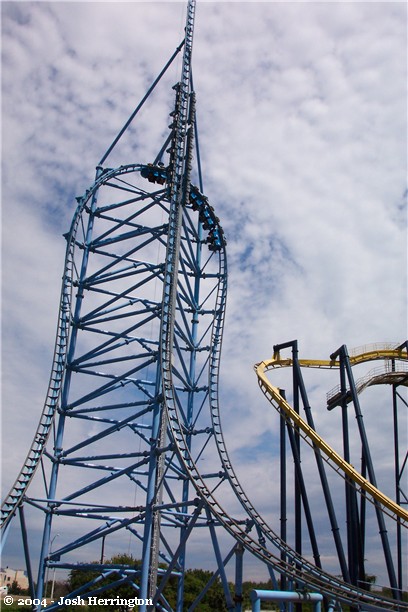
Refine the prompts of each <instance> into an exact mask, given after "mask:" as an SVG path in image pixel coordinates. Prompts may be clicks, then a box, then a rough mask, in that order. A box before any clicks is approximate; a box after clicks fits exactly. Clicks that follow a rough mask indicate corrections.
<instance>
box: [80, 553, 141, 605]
mask: <svg viewBox="0 0 408 612" xmlns="http://www.w3.org/2000/svg"><path fill="white" fill-rule="evenodd" d="M95 563H97V562H95ZM105 565H106V566H107V569H108V567H109V566H110V565H123V566H128V567H129V569H139V568H140V561H137V560H136V559H134V558H133V557H132V555H125V554H121V555H115V556H113V557H112V558H111V559H108V560H106V561H105ZM98 576H100V572H99V571H96V570H89V571H87V570H82V569H74V570H71V572H70V574H69V579H68V590H69V592H72V591H76V590H77V589H79V588H80V587H81V586H84V585H86V584H87V583H89V582H91V581H93V580H95V579H96V578H98ZM123 578H125V576H124V574H123V572H120V571H118V572H115V571H113V572H112V574H111V575H109V576H107V577H106V578H104V579H103V580H99V581H98V583H97V584H96V585H95V586H91V587H90V589H89V590H91V591H92V590H94V589H96V588H101V587H106V588H105V589H104V590H103V591H102V592H101V593H98V594H97V597H99V598H102V599H109V598H112V599H114V598H116V597H120V598H122V599H132V598H135V597H137V593H136V591H135V589H134V588H133V587H132V585H131V584H130V580H131V578H129V579H128V580H126V579H125V581H124V582H123V583H122V584H118V585H115V586H113V587H112V588H109V585H111V584H114V583H116V582H117V581H118V580H121V579H123ZM136 582H137V580H136ZM87 591H88V589H86V591H84V592H87ZM72 608H73V609H76V610H78V607H77V606H72ZM92 609H94V606H93V607H92ZM97 609H98V610H106V612H112V606H98V607H97ZM95 610H96V607H95ZM133 610H137V606H135V607H134V608H133Z"/></svg>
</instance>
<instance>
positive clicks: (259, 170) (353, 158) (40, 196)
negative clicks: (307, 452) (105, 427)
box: [1, 1, 407, 579]
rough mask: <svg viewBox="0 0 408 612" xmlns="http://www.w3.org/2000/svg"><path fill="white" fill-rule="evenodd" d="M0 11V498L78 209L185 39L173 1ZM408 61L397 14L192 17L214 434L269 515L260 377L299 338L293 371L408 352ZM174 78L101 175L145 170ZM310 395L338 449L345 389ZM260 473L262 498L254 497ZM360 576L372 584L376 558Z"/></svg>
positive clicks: (269, 425) (31, 405) (323, 387)
mask: <svg viewBox="0 0 408 612" xmlns="http://www.w3.org/2000/svg"><path fill="white" fill-rule="evenodd" d="M1 8H2V54H3V55H2V230H3V237H2V244H3V249H2V275H3V277H2V324H3V327H2V369H3V387H2V412H3V421H2V426H3V456H2V466H3V468H2V493H3V495H4V494H5V493H6V492H7V490H8V488H9V487H10V485H11V484H12V483H13V481H14V478H15V476H16V475H17V473H18V470H19V468H20V465H21V463H22V461H23V460H24V458H25V454H26V451H27V450H28V446H29V444H30V442H31V439H32V435H33V433H34V429H35V427H36V425H37V422H38V418H39V414H40V411H41V408H42V403H43V398H44V395H45V391H46V387H47V382H48V373H49V367H50V363H51V358H52V350H53V341H54V334H55V323H56V319H57V305H58V297H59V290H60V279H61V274H62V266H63V258H64V248H65V245H64V239H63V238H62V236H61V235H62V234H63V233H64V232H65V231H67V229H68V227H69V224H70V220H71V217H72V214H73V211H74V208H75V200H74V198H75V196H77V195H81V194H82V193H83V192H84V191H85V189H86V188H87V187H88V186H89V185H90V184H91V183H92V182H93V178H94V169H95V166H96V164H97V163H98V161H99V159H100V158H101V157H102V155H103V153H104V151H105V150H106V149H107V147H108V145H109V144H110V142H111V141H112V140H113V138H114V137H115V135H116V134H117V132H118V131H119V129H120V128H121V126H122V125H123V124H124V122H125V121H126V119H127V117H128V116H129V115H130V113H131V112H132V110H133V108H134V107H135V106H136V104H137V103H138V101H139V100H140V99H141V97H142V95H143V94H144V92H145V91H146V89H147V87H148V85H149V84H150V83H151V82H152V80H153V79H154V77H155V76H156V75H157V74H158V72H159V71H160V69H161V68H162V66H163V65H164V64H165V62H166V61H167V59H168V58H169V57H170V55H171V53H172V52H173V51H174V49H175V48H176V46H177V45H178V44H179V42H180V41H181V39H182V37H183V29H184V21H185V4H184V2H182V3H173V2H149V3H144V2H124V3H121V2H115V3H113V2H112V3H110V2H106V3H105V2H101V3H99V2H72V3H71V2H23V3H20V2H3V3H2V7H1ZM406 46H407V7H406V4H405V3H402V2H384V3H381V2H379V3H378V2H375V3H371V2H347V3H338V2H319V3H314V2H239V3H238V2H217V3H212V2H204V1H202V2H199V3H198V8H197V22H196V30H195V39H194V52H193V57H194V60H193V73H194V83H195V88H196V91H197V96H198V108H197V112H198V125H199V137H200V148H201V156H202V164H203V172H204V187H205V192H206V193H207V195H208V196H209V198H210V200H211V203H212V204H213V205H214V207H215V208H216V211H217V214H218V216H219V217H220V219H221V223H222V225H223V227H224V230H225V233H226V236H227V239H228V264H229V295H228V307H227V319H226V328H225V342H224V349H223V365H222V381H221V382H222V394H221V400H222V411H223V412H222V413H223V415H224V420H223V423H224V429H225V435H226V441H227V445H228V447H229V449H230V451H231V455H232V457H233V459H234V465H235V466H236V468H237V472H238V474H239V476H240V477H241V479H242V481H243V482H244V484H245V486H246V488H247V489H248V494H249V496H250V497H251V498H253V499H254V500H255V501H256V503H257V504H258V505H259V506H260V507H262V508H268V507H269V508H270V505H271V499H272V498H273V467H271V466H272V463H270V461H271V459H270V456H269V446H271V447H272V446H273V444H274V439H275V438H274V432H276V428H277V421H276V415H274V414H272V413H273V409H272V408H270V407H269V406H268V404H267V403H266V400H265V399H264V398H263V396H262V394H261V393H260V391H259V388H258V386H257V382H256V377H255V374H254V372H253V365H254V363H256V362H258V361H260V360H262V359H266V358H268V357H270V356H271V355H272V347H273V345H274V344H275V343H280V342H286V341H288V340H292V339H297V340H298V341H299V348H300V356H301V357H304V358H315V359H318V358H322V359H326V358H327V357H328V355H329V354H330V353H331V352H333V351H334V350H335V349H337V348H338V347H339V346H340V345H342V344H347V345H348V346H349V347H350V348H351V347H356V346H360V345H365V344H369V343H372V342H384V341H392V342H402V341H404V340H405V338H406V333H407V329H406V322H407V301H406V289H407V257H406V255H407V235H406V231H407V227H406V195H407V191H406V189H407V188H406V170H407V95H406V86H407V77H406ZM179 70H180V62H175V63H174V65H173V66H172V68H171V69H170V72H169V74H168V78H167V80H165V81H164V84H161V87H162V89H161V90H160V91H159V92H158V93H157V96H156V97H155V100H154V101H153V102H152V106H151V109H150V112H152V113H153V117H154V120H153V121H151V120H149V121H146V122H145V123H144V124H143V121H142V119H143V117H142V119H141V126H140V128H139V127H138V128H135V129H133V130H131V131H129V133H128V134H127V135H126V136H125V138H124V139H123V142H122V143H121V145H120V146H119V147H118V149H117V150H116V152H115V155H114V156H113V160H112V162H111V163H110V165H113V164H121V163H129V162H142V163H143V162H148V161H151V159H152V157H153V156H154V155H155V153H156V151H157V148H158V146H160V145H161V141H160V136H161V134H162V133H163V130H164V129H165V128H166V125H167V123H168V116H167V114H168V112H169V104H171V101H172V92H171V85H172V84H173V83H175V82H176V81H177V80H178V79H179ZM275 376H276V375H275ZM275 380H276V379H275ZM310 383H311V385H312V391H311V397H312V399H313V400H314V401H315V402H316V406H315V405H313V407H314V409H315V411H316V418H317V420H318V421H319V427H321V431H322V433H324V435H325V437H327V439H329V440H331V441H332V442H333V443H335V442H336V437H337V436H336V432H337V431H338V429H337V425H338V423H337V421H336V420H335V419H336V418H337V417H336V415H334V414H333V413H327V411H326V410H325V403H324V397H325V393H326V391H327V390H329V389H330V388H331V387H332V386H333V385H335V384H336V383H337V379H335V378H333V377H331V378H327V377H326V378H325V377H324V375H323V374H322V373H318V374H312V375H311V376H310ZM276 384H277V385H279V386H284V384H286V383H281V382H280V381H278V380H276ZM372 391H373V390H371V391H369V392H367V398H368V400H367V402H366V403H367V404H368V406H367V410H368V408H369V410H368V411H367V414H366V416H365V420H366V425H367V428H368V431H369V435H370V443H371V446H372V449H373V452H374V454H376V455H377V457H378V458H381V463H380V459H378V474H379V475H380V478H381V479H382V481H384V482H386V481H387V479H388V480H389V476H388V474H389V472H386V467H387V466H388V468H390V461H391V457H388V456H387V458H386V460H384V456H385V454H386V453H389V449H390V448H391V446H390V444H391V438H389V437H387V436H388V435H391V428H390V425H389V422H390V415H391V412H390V393H389V392H388V390H383V389H377V390H376V391H375V392H372ZM363 409H364V406H363ZM405 425H406V423H405ZM384 432H385V433H384ZM404 444H405V447H406V440H405V441H404ZM404 444H403V446H404ZM268 462H269V463H268ZM385 464H386V466H385ZM260 466H262V467H260ZM384 466H385V467H384ZM261 470H262V473H264V474H266V476H265V481H266V485H267V486H262V487H260V486H254V482H259V477H260V473H261ZM389 493H390V495H392V490H391V491H389ZM14 562H17V561H14ZM9 565H12V563H11V562H10V563H9ZM370 569H371V571H372V573H376V572H377V573H378V574H379V575H380V578H382V575H381V571H382V570H381V568H378V567H376V565H375V560H373V561H372V565H371V566H370ZM384 579H385V577H384Z"/></svg>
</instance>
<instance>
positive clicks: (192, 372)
mask: <svg viewBox="0 0 408 612" xmlns="http://www.w3.org/2000/svg"><path fill="white" fill-rule="evenodd" d="M190 83H191V84H192V80H191V79H190ZM194 105H195V100H194V94H192V95H191V96H190V108H189V113H188V115H189V118H190V123H191V125H190V127H189V130H193V132H191V131H190V138H189V141H190V142H189V144H190V146H188V151H187V159H186V163H187V167H188V168H189V166H190V164H191V155H192V133H195V129H194V125H195V109H194ZM186 175H187V177H186V178H187V181H186V185H185V187H188V188H189V185H190V172H189V170H188V171H187V173H186ZM187 199H188V193H187V192H186V190H185V193H184V195H183V204H184V205H185V204H186V203H187ZM197 234H198V241H197V248H196V253H195V264H196V272H197V275H196V277H195V281H194V306H195V311H194V312H193V317H192V320H191V341H192V345H193V347H194V348H193V350H192V351H191V356H190V364H189V379H190V381H191V382H192V383H194V384H195V376H196V350H195V349H196V347H197V330H198V322H199V321H198V309H199V304H200V276H199V274H198V271H199V270H200V268H201V251H202V244H201V240H202V237H203V229H202V225H201V223H200V222H199V223H198V228H197ZM194 399H195V389H192V390H190V391H189V394H188V404H187V427H188V428H189V427H190V426H191V425H192V424H193V419H194ZM191 438H192V436H191V434H190V433H188V434H187V435H186V442H187V447H188V449H189V450H191ZM185 459H187V453H186V455H185ZM189 490H190V481H189V480H188V479H186V480H185V481H184V483H183V501H184V502H187V501H188V496H189ZM182 512H187V506H183V509H182ZM183 530H184V529H183V528H181V530H180V538H181V539H182V538H183ZM185 562H186V550H185V546H184V548H183V550H182V552H181V554H180V559H179V564H180V567H181V569H182V572H181V576H180V578H179V581H178V587H177V612H182V611H183V601H184V571H183V570H184V568H185Z"/></svg>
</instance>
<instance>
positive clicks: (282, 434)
mask: <svg viewBox="0 0 408 612" xmlns="http://www.w3.org/2000/svg"><path fill="white" fill-rule="evenodd" d="M280 393H281V395H282V397H283V398H284V399H286V394H285V391H284V390H283V389H281V390H280ZM280 415H281V417H280V421H279V438H280V445H279V448H280V523H281V525H280V537H281V540H282V541H283V542H285V543H286V542H287V520H288V519H287V503H286V501H287V500H286V427H285V419H284V412H283V410H282V409H281V410H280ZM280 558H281V561H282V564H284V563H286V553H285V552H284V551H283V550H282V551H281V554H280ZM280 587H281V589H282V591H285V590H286V588H287V584H286V576H285V574H281V579H280Z"/></svg>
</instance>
